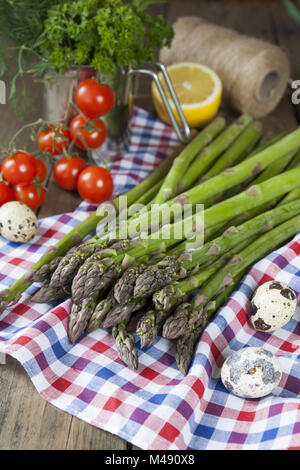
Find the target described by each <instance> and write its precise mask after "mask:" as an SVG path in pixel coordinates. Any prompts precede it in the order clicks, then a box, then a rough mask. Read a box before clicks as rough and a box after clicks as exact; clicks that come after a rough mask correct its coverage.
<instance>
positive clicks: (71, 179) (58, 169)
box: [53, 157, 87, 191]
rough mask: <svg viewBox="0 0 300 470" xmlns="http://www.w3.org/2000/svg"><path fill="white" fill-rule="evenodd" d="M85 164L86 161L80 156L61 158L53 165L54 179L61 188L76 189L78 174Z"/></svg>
mask: <svg viewBox="0 0 300 470" xmlns="http://www.w3.org/2000/svg"><path fill="white" fill-rule="evenodd" d="M86 166H87V163H86V162H85V161H84V160H83V159H82V158H80V157H72V158H62V159H61V160H59V161H58V162H56V163H55V165H54V169H53V176H54V179H55V181H56V183H57V184H58V186H60V187H61V188H63V189H66V190H67V191H76V189H77V181H78V177H79V174H80V173H81V171H82V170H83V169H84V168H85V167H86Z"/></svg>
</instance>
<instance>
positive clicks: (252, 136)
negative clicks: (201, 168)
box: [203, 121, 262, 181]
mask: <svg viewBox="0 0 300 470" xmlns="http://www.w3.org/2000/svg"><path fill="white" fill-rule="evenodd" d="M261 135H262V125H261V123H260V122H257V121H256V122H253V123H251V124H249V126H248V127H246V129H245V130H244V131H243V132H242V133H241V135H240V136H239V137H238V138H237V139H236V140H235V141H234V142H233V144H232V145H231V147H229V149H228V150H227V151H226V152H224V153H223V154H222V155H221V157H220V158H219V159H218V160H217V161H216V163H215V164H214V165H213V166H212V167H211V168H210V169H209V170H208V171H207V172H206V173H205V175H204V177H203V181H205V180H206V179H209V178H212V177H213V176H216V175H218V174H219V173H221V171H223V170H225V169H226V168H231V167H232V166H233V165H234V164H237V163H239V162H240V161H241V160H243V159H244V158H245V157H246V155H247V154H248V153H249V152H250V151H251V150H252V149H253V147H254V146H255V144H256V143H257V142H258V140H259V139H260V137H261Z"/></svg>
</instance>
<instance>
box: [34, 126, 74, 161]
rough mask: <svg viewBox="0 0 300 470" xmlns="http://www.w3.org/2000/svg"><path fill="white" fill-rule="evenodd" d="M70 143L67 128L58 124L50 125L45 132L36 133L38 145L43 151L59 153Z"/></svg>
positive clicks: (52, 153)
mask: <svg viewBox="0 0 300 470" xmlns="http://www.w3.org/2000/svg"><path fill="white" fill-rule="evenodd" d="M69 143H70V134H69V132H68V131H67V129H64V128H63V127H58V126H53V125H52V126H50V127H49V129H48V130H47V131H46V132H40V133H39V135H38V146H39V147H40V149H41V151H42V152H44V153H50V154H51V155H61V154H62V153H63V151H64V149H66V148H67V147H68V145H69Z"/></svg>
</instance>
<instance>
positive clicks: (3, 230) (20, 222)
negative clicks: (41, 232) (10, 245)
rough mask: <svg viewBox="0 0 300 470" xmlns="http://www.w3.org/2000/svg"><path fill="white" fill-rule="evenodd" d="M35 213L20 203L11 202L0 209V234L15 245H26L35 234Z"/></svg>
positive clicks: (36, 224)
mask: <svg viewBox="0 0 300 470" xmlns="http://www.w3.org/2000/svg"><path fill="white" fill-rule="evenodd" d="M37 227H38V223H37V218H36V215H35V213H34V212H33V211H32V210H31V209H30V208H29V207H28V206H27V205H26V204H23V203H22V202H18V201H12V202H7V203H6V204H3V206H1V207H0V234H1V235H2V237H4V238H6V239H7V240H10V241H13V242H15V243H27V242H28V241H30V240H31V239H32V238H33V237H34V236H35V235H36V233H37Z"/></svg>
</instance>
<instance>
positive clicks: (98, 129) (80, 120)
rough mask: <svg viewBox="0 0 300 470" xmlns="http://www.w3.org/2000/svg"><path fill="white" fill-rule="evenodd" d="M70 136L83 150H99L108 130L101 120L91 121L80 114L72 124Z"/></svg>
mask: <svg viewBox="0 0 300 470" xmlns="http://www.w3.org/2000/svg"><path fill="white" fill-rule="evenodd" d="M70 134H71V136H72V138H73V139H75V143H76V145H77V146H78V147H79V148H81V149H82V150H86V148H87V147H88V148H92V149H95V148H98V147H100V145H102V144H103V142H104V141H105V139H106V135H107V130H106V126H105V124H104V122H103V121H102V120H101V119H97V120H96V121H89V120H88V119H86V118H85V117H84V116H82V115H81V114H78V115H77V116H76V117H75V118H74V119H73V120H72V122H71V124H70Z"/></svg>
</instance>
